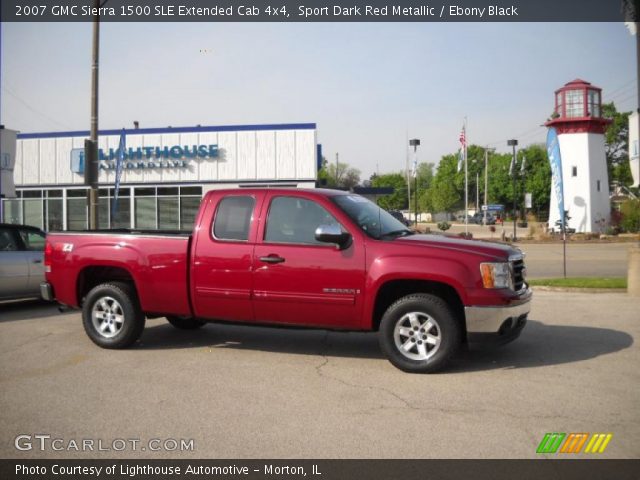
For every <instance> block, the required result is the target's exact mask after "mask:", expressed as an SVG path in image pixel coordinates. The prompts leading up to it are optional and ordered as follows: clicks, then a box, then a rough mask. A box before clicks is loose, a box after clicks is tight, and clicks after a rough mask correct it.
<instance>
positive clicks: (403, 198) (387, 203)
mask: <svg viewBox="0 0 640 480" xmlns="http://www.w3.org/2000/svg"><path fill="white" fill-rule="evenodd" d="M371 186H372V187H392V188H394V189H395V192H394V193H392V194H391V195H385V196H383V197H380V198H379V199H378V205H380V206H381V207H382V208H384V209H385V210H401V209H403V208H407V182H406V180H405V177H404V175H403V174H402V173H386V174H384V175H373V176H372V177H371Z"/></svg>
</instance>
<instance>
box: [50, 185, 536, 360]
mask: <svg viewBox="0 0 640 480" xmlns="http://www.w3.org/2000/svg"><path fill="white" fill-rule="evenodd" d="M44 264H45V272H46V282H44V283H43V284H42V285H41V293H42V296H43V297H44V298H46V299H49V300H57V301H58V302H60V303H62V304H64V305H67V306H70V307H74V308H81V309H82V321H83V324H84V329H85V331H86V333H87V335H88V336H89V338H90V339H91V340H92V341H93V342H94V343H96V344H97V345H99V346H101V347H104V348H125V347H128V346H130V345H132V344H133V343H134V342H136V340H137V339H138V338H139V337H140V335H141V334H142V331H143V329H144V325H145V318H146V317H158V316H165V317H167V319H168V321H169V322H170V323H171V324H172V325H173V326H175V327H177V328H181V329H196V328H198V327H201V326H202V325H204V324H205V323H206V322H216V321H222V322H241V323H244V324H254V325H281V326H283V325H291V326H297V327H300V326H303V327H311V328H322V329H331V330H348V331H378V332H379V333H378V335H379V341H380V347H381V349H382V351H383V352H384V353H385V354H386V356H387V358H388V359H389V361H390V362H391V363H392V364H393V365H395V366H396V367H398V368H400V369H402V370H404V371H407V372H433V371H436V370H439V369H442V368H443V367H444V366H445V365H446V364H447V362H448V361H449V359H450V358H451V357H452V356H453V355H454V354H455V353H456V351H457V350H458V349H459V348H460V346H461V345H462V344H464V343H466V342H475V341H480V342H486V341H494V342H496V343H505V342H508V341H511V340H513V339H515V338H516V337H518V335H519V334H520V332H521V331H522V329H523V328H524V326H525V323H526V320H527V314H528V313H529V310H530V301H531V291H530V289H529V288H528V286H527V284H526V282H525V267H524V261H523V254H522V253H521V252H520V251H519V250H517V249H515V248H513V247H510V246H506V245H501V244H496V243H488V242H480V241H470V240H463V239H455V238H448V237H444V236H439V235H421V234H416V233H414V232H412V231H410V230H409V229H407V228H406V226H405V225H403V224H402V223H400V222H399V221H398V220H396V219H395V218H393V217H392V216H391V215H390V214H389V213H387V212H385V211H384V210H382V209H380V208H379V207H378V206H377V205H375V204H374V203H372V202H370V201H369V200H367V199H365V198H363V197H360V196H358V195H354V194H351V193H347V192H340V191H333V190H321V189H317V190H312V189H311V190H301V189H258V188H256V189H236V190H213V191H210V192H209V193H207V195H206V196H205V197H204V198H203V200H202V203H201V206H200V210H199V212H198V215H197V218H196V222H195V227H194V231H193V233H192V234H180V233H177V232H163V231H135V230H130V231H129V230H128V231H117V230H111V231H92V232H62V233H52V234H49V235H48V237H47V243H46V246H45V259H44Z"/></svg>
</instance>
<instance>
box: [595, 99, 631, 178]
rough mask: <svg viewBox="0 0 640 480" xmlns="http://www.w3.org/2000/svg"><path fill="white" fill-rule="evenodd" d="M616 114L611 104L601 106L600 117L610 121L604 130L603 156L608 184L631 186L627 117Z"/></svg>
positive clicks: (619, 113) (623, 114)
mask: <svg viewBox="0 0 640 480" xmlns="http://www.w3.org/2000/svg"><path fill="white" fill-rule="evenodd" d="M630 114H631V112H618V110H617V109H616V106H615V104H614V103H613V102H610V103H605V104H603V105H602V116H603V117H604V118H608V119H609V120H611V123H610V124H609V125H608V126H607V129H606V130H605V155H606V158H607V171H608V173H609V181H610V182H619V183H621V184H622V185H627V186H628V185H631V184H632V183H633V177H632V176H631V168H630V166H629V115H630Z"/></svg>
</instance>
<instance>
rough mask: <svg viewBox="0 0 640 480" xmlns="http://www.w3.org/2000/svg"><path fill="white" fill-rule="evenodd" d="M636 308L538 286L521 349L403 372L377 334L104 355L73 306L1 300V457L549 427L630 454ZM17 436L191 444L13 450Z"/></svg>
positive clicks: (511, 446)
mask: <svg viewBox="0 0 640 480" xmlns="http://www.w3.org/2000/svg"><path fill="white" fill-rule="evenodd" d="M639 311H640V302H639V301H638V300H637V299H632V298H630V297H628V296H627V295H626V294H621V293H618V294H581V293H556V292H537V293H536V294H535V299H534V303H533V311H532V314H531V316H530V319H531V320H530V323H529V325H528V326H527V328H526V329H525V331H524V332H523V335H522V336H521V338H520V339H518V340H517V341H516V342H514V343H512V344H510V345H508V346H505V347H501V348H497V349H480V350H477V349H474V350H471V351H468V352H465V353H463V354H462V355H461V356H460V357H459V358H458V359H457V360H455V362H454V364H453V366H452V368H450V369H449V370H448V371H446V372H444V373H441V374H437V375H410V374H406V373H403V372H401V371H399V370H397V369H395V368H394V367H393V366H392V365H391V364H390V363H388V362H387V360H385V359H384V358H383V357H382V355H381V353H380V350H379V348H378V344H377V338H376V336H375V334H359V333H327V332H324V331H305V330H286V329H267V328H255V327H235V326H223V325H207V326H205V327H204V328H203V329H202V330H200V331H196V332H193V331H192V332H185V331H178V330H175V329H174V328H173V327H172V326H170V325H169V324H168V323H167V322H166V321H164V319H155V320H149V321H148V322H147V328H146V330H145V332H144V334H143V336H142V339H141V342H140V343H139V344H138V345H137V346H136V347H135V348H132V349H129V350H124V351H108V350H102V349H100V348H98V347H96V346H94V345H93V344H92V343H91V342H90V341H89V339H88V338H87V337H86V336H85V334H84V331H83V330H82V326H81V323H80V315H79V313H78V312H66V313H63V314H60V313H58V312H57V310H56V308H55V307H54V306H51V305H43V304H33V303H20V304H13V305H10V306H9V305H6V304H5V305H0V359H1V360H0V391H2V395H0V411H1V412H2V421H1V422H0V433H1V434H0V438H2V442H1V444H0V456H1V457H3V458H53V457H55V458H83V457H84V458H96V457H98V458H120V457H128V458H163V457H167V458H533V457H535V456H536V454H535V450H536V448H537V446H538V444H539V443H540V441H541V439H542V437H543V436H544V434H545V433H546V432H606V433H612V434H613V438H612V440H611V442H610V444H609V446H608V447H607V450H606V451H605V452H604V453H603V454H601V455H600V456H601V457H607V458H637V457H638V456H639V455H640V421H639V420H640V410H639V409H638V400H639V399H640V395H639V394H640V381H639V380H640V370H639V369H638V365H640V348H639V347H638V344H637V342H636V339H637V338H638V335H639V334H640V314H639V313H638V312H639ZM21 434H23V435H35V434H48V435H51V437H52V438H62V439H63V440H64V442H65V443H64V444H62V445H65V446H66V445H68V442H69V441H70V440H78V441H80V439H102V440H104V441H105V445H108V446H111V445H112V441H113V439H131V438H132V439H141V441H142V442H145V439H146V440H148V439H152V438H160V439H193V441H194V442H193V447H194V448H193V451H187V452H175V451H170V452H167V451H157V452H156V451H154V452H150V451H148V450H147V451H144V452H142V451H140V450H136V451H132V450H131V449H130V448H127V449H126V450H124V451H122V452H114V451H106V452H96V451H93V452H91V451H89V452H84V453H83V452H76V451H75V450H73V449H72V450H66V449H65V450H63V451H60V452H58V451H53V450H51V449H48V450H46V451H39V450H38V449H37V448H35V447H34V448H33V449H32V450H27V451H18V450H16V448H15V447H14V441H15V438H16V437H17V436H18V435H21ZM142 444H144V443H142ZM584 455H586V454H584Z"/></svg>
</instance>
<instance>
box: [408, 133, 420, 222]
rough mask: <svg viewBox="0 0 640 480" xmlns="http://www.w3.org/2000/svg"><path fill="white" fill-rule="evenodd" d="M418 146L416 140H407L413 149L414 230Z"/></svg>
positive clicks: (416, 203) (416, 205) (416, 215)
mask: <svg viewBox="0 0 640 480" xmlns="http://www.w3.org/2000/svg"><path fill="white" fill-rule="evenodd" d="M419 145H420V140H419V139H418V138H412V139H411V140H409V146H411V147H413V182H414V183H413V185H414V188H413V195H414V202H413V205H414V208H415V219H416V228H418V146H419ZM409 201H411V197H409Z"/></svg>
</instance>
